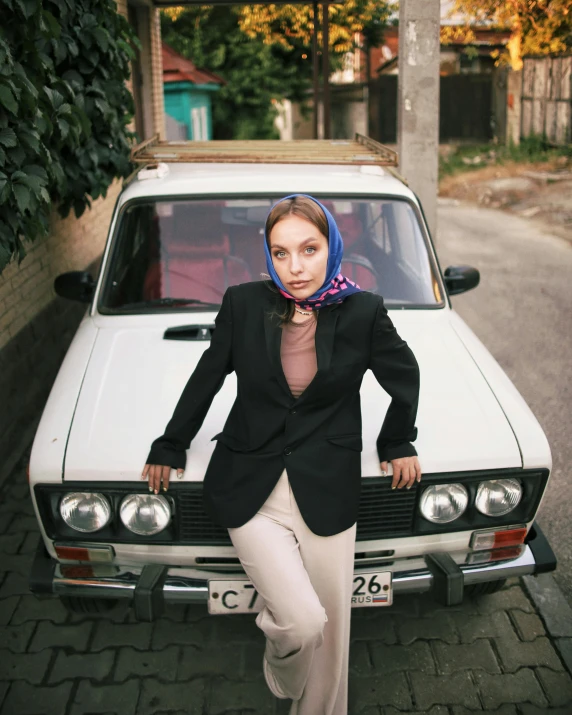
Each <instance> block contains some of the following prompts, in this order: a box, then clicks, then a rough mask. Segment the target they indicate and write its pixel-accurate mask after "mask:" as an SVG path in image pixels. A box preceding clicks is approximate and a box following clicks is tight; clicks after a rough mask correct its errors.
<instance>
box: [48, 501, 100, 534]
mask: <svg viewBox="0 0 572 715" xmlns="http://www.w3.org/2000/svg"><path fill="white" fill-rule="evenodd" d="M60 514H61V516H62V519H63V520H64V521H65V523H66V524H67V525H68V526H71V528H72V529H75V530H76V531H82V532H83V533H85V534H90V533H92V532H93V531H99V529H103V527H104V526H105V525H106V524H107V522H108V521H109V519H110V518H111V506H110V505H109V502H108V501H107V499H106V498H105V497H104V496H103V494H92V493H90V492H71V493H70V494H66V495H65V497H64V498H63V499H62V500H61V502H60Z"/></svg>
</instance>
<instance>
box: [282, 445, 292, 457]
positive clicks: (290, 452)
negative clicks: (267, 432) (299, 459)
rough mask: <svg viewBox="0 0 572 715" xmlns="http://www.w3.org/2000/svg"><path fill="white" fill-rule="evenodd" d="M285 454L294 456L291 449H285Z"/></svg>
mask: <svg viewBox="0 0 572 715" xmlns="http://www.w3.org/2000/svg"><path fill="white" fill-rule="evenodd" d="M284 454H285V455H286V456H288V455H289V454H292V449H291V448H290V447H284Z"/></svg>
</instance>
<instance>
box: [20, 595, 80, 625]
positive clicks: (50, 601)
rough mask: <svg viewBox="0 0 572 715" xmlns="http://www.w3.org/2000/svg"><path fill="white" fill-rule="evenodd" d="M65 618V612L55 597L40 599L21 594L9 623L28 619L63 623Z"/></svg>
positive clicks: (25, 621) (22, 621)
mask: <svg viewBox="0 0 572 715" xmlns="http://www.w3.org/2000/svg"><path fill="white" fill-rule="evenodd" d="M66 618H67V612H66V610H65V608H64V607H63V606H62V604H61V603H60V602H59V600H58V599H57V598H42V599H40V598H36V597H35V596H21V597H20V602H19V603H18V607H17V609H16V612H15V613H14V615H13V616H12V620H11V621H10V625H16V626H17V625H19V624H20V623H27V622H28V621H53V622H54V623H63V622H64V621H65V620H66Z"/></svg>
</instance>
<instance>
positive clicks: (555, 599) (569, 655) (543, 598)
mask: <svg viewBox="0 0 572 715" xmlns="http://www.w3.org/2000/svg"><path fill="white" fill-rule="evenodd" d="M522 583H523V585H524V588H525V589H526V592H527V593H528V595H529V597H530V599H531V600H532V602H533V603H534V605H535V606H536V609H537V611H538V614H539V616H540V618H541V620H542V621H543V623H544V626H545V628H546V631H547V632H548V634H549V636H550V637H551V638H552V640H553V641H554V645H555V647H556V650H557V651H558V654H559V655H560V658H561V659H562V662H563V663H564V665H565V666H566V668H567V669H568V671H569V672H570V673H571V674H572V608H571V607H570V605H569V603H568V601H567V600H566V598H565V597H564V594H563V593H562V591H561V590H560V586H558V584H557V583H556V581H555V579H554V576H553V575H552V574H550V573H543V574H539V575H538V576H523V577H522Z"/></svg>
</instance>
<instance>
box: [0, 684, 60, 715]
mask: <svg viewBox="0 0 572 715" xmlns="http://www.w3.org/2000/svg"><path fill="white" fill-rule="evenodd" d="M71 690H72V683H62V684H61V685H57V686H56V687H53V688H43V687H42V688H38V687H37V686H33V685H28V683H24V682H23V681H21V680H20V681H18V682H15V683H12V685H11V687H10V690H9V692H8V695H7V696H6V699H5V700H4V704H3V706H2V708H1V709H0V715H16V713H17V715H62V714H63V713H65V712H66V705H67V702H68V700H69V698H70V694H71Z"/></svg>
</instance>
